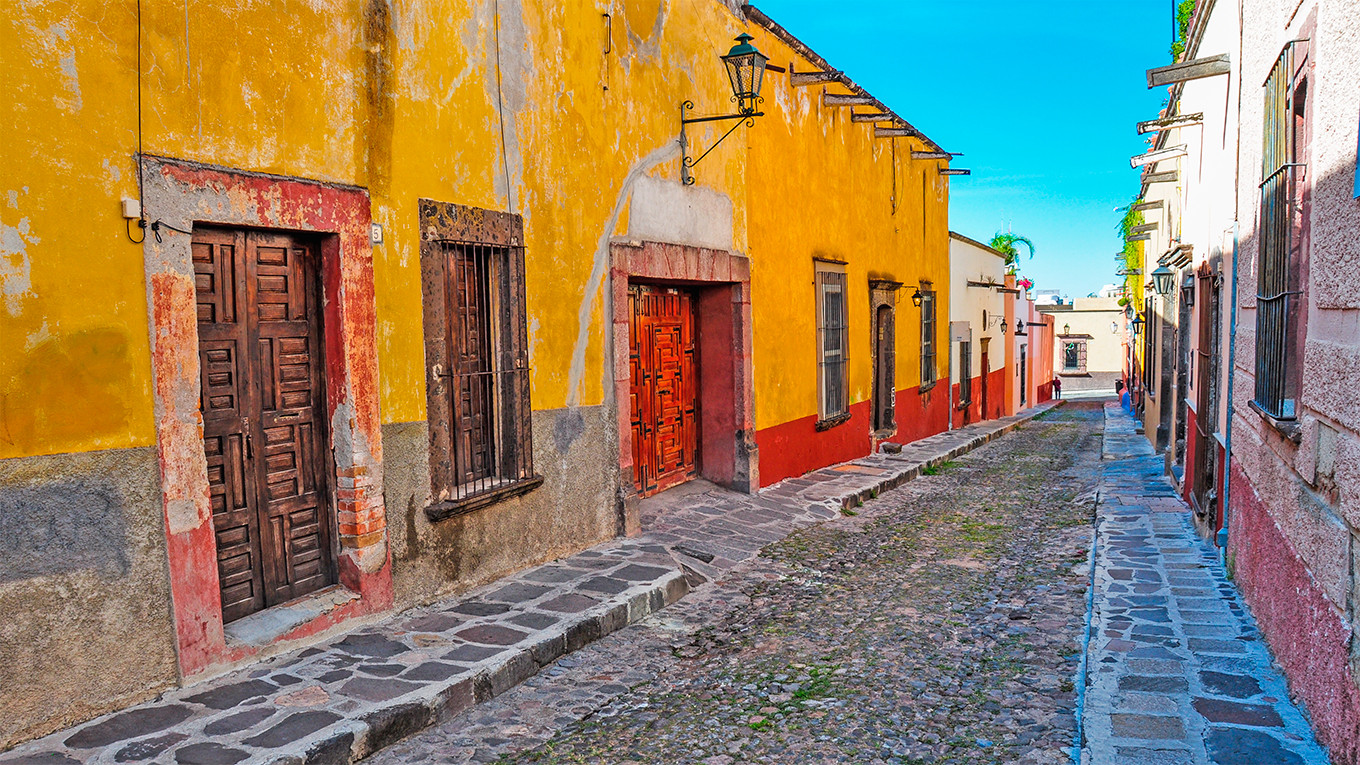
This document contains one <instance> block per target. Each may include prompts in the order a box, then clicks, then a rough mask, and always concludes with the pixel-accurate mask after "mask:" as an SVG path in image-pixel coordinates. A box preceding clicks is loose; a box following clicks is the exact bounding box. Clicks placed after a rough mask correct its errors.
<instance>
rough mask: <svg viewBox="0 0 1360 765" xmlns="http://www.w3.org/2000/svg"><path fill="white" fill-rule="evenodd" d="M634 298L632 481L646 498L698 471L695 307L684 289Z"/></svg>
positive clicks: (644, 292) (639, 290)
mask: <svg viewBox="0 0 1360 765" xmlns="http://www.w3.org/2000/svg"><path fill="white" fill-rule="evenodd" d="M629 294H630V299H631V301H632V308H633V310H632V316H633V321H632V323H631V324H630V325H629V335H630V336H629V341H630V343H631V347H630V353H629V358H630V362H631V367H632V369H631V375H632V387H631V394H630V404H631V407H632V428H633V483H634V485H635V486H636V487H637V490H638V493H639V494H641V495H643V496H646V495H648V494H654V493H656V492H658V491H662V490H663V489H667V488H669V487H671V486H675V485H676V484H679V483H683V482H685V481H688V480H689V479H691V478H693V477H694V476H695V475H696V473H697V470H698V460H697V456H698V407H697V397H696V395H695V392H696V387H697V386H696V383H697V380H696V373H697V369H696V366H695V353H694V345H695V343H694V303H693V300H692V299H691V296H690V294H689V293H687V292H682V291H679V290H671V289H660V288H654V287H634V288H633V289H632V291H631V292H630V293H629Z"/></svg>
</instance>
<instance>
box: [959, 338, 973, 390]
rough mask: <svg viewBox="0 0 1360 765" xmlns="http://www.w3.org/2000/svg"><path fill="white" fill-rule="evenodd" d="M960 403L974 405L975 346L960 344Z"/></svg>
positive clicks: (966, 343)
mask: <svg viewBox="0 0 1360 765" xmlns="http://www.w3.org/2000/svg"><path fill="white" fill-rule="evenodd" d="M959 403H960V404H971V403H973V344H972V343H971V342H961V343H959Z"/></svg>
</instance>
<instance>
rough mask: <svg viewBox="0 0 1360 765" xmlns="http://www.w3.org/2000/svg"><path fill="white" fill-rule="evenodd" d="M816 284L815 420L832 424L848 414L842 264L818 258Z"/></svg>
mask: <svg viewBox="0 0 1360 765" xmlns="http://www.w3.org/2000/svg"><path fill="white" fill-rule="evenodd" d="M816 286H817V390H818V398H819V402H818V419H819V420H820V421H821V422H823V423H827V424H835V423H837V422H840V421H841V420H843V419H845V418H846V417H848V416H849V414H850V396H849V390H850V382H849V379H848V377H847V365H846V362H847V361H848V360H849V358H850V333H849V324H850V322H849V319H848V313H847V308H848V307H847V304H846V278H845V267H844V266H842V265H839V264H835V263H825V262H821V261H818V262H817V264H816Z"/></svg>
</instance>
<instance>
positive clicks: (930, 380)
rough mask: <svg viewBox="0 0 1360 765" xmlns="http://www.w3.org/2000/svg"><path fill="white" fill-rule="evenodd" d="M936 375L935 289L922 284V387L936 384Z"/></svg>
mask: <svg viewBox="0 0 1360 765" xmlns="http://www.w3.org/2000/svg"><path fill="white" fill-rule="evenodd" d="M935 380H936V376H935V290H933V289H930V284H929V283H928V282H923V283H922V284H921V387H922V388H925V387H927V386H930V385H934V384H935Z"/></svg>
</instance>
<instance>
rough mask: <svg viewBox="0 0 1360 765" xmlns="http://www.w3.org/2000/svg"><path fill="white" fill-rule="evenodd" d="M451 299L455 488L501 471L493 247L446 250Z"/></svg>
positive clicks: (451, 407) (456, 246)
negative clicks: (496, 412)
mask: <svg viewBox="0 0 1360 765" xmlns="http://www.w3.org/2000/svg"><path fill="white" fill-rule="evenodd" d="M446 253H447V257H448V262H447V263H446V264H445V265H446V268H447V269H448V270H447V271H446V272H445V273H448V274H451V275H452V277H453V278H451V279H448V280H447V283H448V290H449V293H450V294H449V295H448V299H447V302H446V303H445V305H446V306H448V307H449V308H450V309H451V310H450V312H449V313H450V316H449V330H450V331H449V356H448V358H449V359H450V360H451V363H452V364H453V366H454V369H453V370H451V371H452V372H453V373H454V376H453V384H452V385H450V386H448V388H449V393H450V395H451V396H452V397H453V400H452V401H451V402H450V404H451V405H450V408H449V411H450V412H452V413H453V420H454V423H453V433H454V438H456V439H458V441H459V443H458V445H457V447H456V448H455V449H454V450H453V457H454V465H453V470H454V478H455V480H454V484H455V485H466V484H473V483H476V482H482V481H486V480H487V479H490V478H493V477H494V476H495V473H496V462H497V460H496V437H495V435H496V434H495V411H496V401H495V398H496V387H495V383H496V380H495V374H494V372H495V366H494V357H493V353H494V351H493V350H492V349H493V347H494V345H493V343H494V339H495V338H494V329H493V325H492V321H491V319H492V311H493V309H494V306H493V302H494V301H493V299H492V290H491V285H492V284H493V283H494V282H495V279H493V276H492V273H491V271H492V269H493V268H494V267H495V265H496V262H497V258H496V257H495V255H496V252H495V251H493V249H492V248H489V247H474V246H465V245H451V246H449V247H448V248H446Z"/></svg>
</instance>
